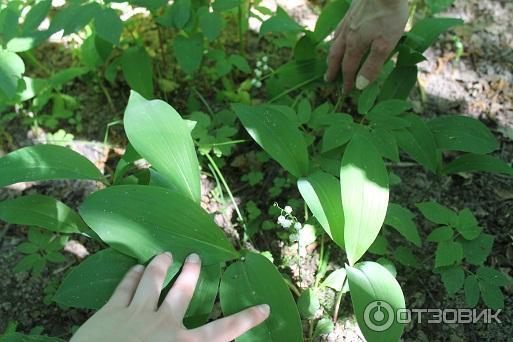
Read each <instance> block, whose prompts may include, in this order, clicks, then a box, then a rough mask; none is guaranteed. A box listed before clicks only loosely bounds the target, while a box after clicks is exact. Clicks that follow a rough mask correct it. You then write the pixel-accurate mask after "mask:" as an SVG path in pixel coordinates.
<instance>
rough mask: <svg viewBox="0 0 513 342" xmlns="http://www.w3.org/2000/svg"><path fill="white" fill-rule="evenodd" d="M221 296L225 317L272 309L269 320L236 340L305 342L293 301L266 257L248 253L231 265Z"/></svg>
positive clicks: (223, 279)
mask: <svg viewBox="0 0 513 342" xmlns="http://www.w3.org/2000/svg"><path fill="white" fill-rule="evenodd" d="M219 296H220V300H221V308H222V310H223V314H224V315H225V316H228V315H231V314H234V313H237V312H239V311H241V310H243V309H246V308H249V307H251V306H254V305H260V304H268V305H269V306H270V307H271V314H270V316H269V318H268V319H266V320H265V321H264V322H262V324H260V325H258V326H257V327H255V328H253V329H251V330H250V331H248V332H246V333H245V334H244V335H242V336H240V337H238V338H237V339H235V341H237V342H246V341H248V342H253V341H266V342H267V341H268V342H283V341H290V342H296V341H303V329H302V327H301V320H300V317H299V313H298V310H297V307H296V303H295V302H294V298H293V297H292V294H291V293H290V290H289V288H288V286H287V284H286V283H285V280H284V279H283V278H282V276H281V274H280V272H278V270H277V269H276V267H275V266H274V265H273V264H272V263H271V262H270V261H269V260H268V259H267V258H266V257H265V256H262V255H259V254H255V253H248V254H247V255H246V257H245V258H244V260H243V261H238V262H235V263H233V264H231V265H230V266H229V267H228V268H227V269H226V270H225V272H224V274H223V278H222V280H221V287H220V292H219Z"/></svg>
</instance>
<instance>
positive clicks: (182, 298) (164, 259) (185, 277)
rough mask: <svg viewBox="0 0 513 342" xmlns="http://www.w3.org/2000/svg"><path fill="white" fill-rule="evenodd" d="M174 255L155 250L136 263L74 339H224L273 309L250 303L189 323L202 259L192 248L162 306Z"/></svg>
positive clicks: (184, 341) (190, 341)
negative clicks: (146, 261)
mask: <svg viewBox="0 0 513 342" xmlns="http://www.w3.org/2000/svg"><path fill="white" fill-rule="evenodd" d="M171 263H172V256H171V254H170V253H163V254H160V255H158V256H156V257H155V258H154V259H153V260H152V261H151V262H150V263H149V264H148V266H147V267H146V268H145V267H143V266H142V265H137V266H135V267H133V268H132V269H131V270H130V271H128V273H127V274H126V275H125V277H124V278H123V280H122V281H121V282H120V283H119V285H118V287H117V288H116V290H115V291H114V293H113V294H112V297H111V298H110V299H109V301H108V302H107V304H105V306H104V307H103V308H101V309H100V310H99V311H97V312H96V313H95V314H94V315H93V316H92V317H91V318H89V320H88V321H87V322H85V323H84V325H82V327H80V329H78V331H77V332H76V333H75V335H74V336H73V337H72V339H71V341H72V342H81V341H84V342H85V341H87V342H89V341H109V342H118V341H119V342H132V341H133V342H142V341H144V342H159V341H166V342H174V341H177V342H178V341H179V342H196V341H198V342H200V341H208V342H226V341H232V340H233V339H235V338H236V337H238V336H240V335H242V334H243V333H244V332H246V331H248V330H249V329H251V328H253V327H255V326H257V325H259V324H260V323H262V322H263V321H264V320H265V319H267V317H268V316H269V313H270V308H269V306H268V305H265V304H262V305H258V306H254V307H251V308H248V309H246V310H244V311H241V312H239V313H236V314H234V315H231V316H228V317H225V318H221V319H218V320H216V321H213V322H210V323H207V324H205V325H203V326H202V327H199V328H196V329H187V328H185V326H184V325H183V323H182V321H183V318H184V316H185V313H186V311H187V308H188V306H189V303H190V301H191V299H192V296H193V294H194V289H195V287H196V283H197V281H198V277H199V275H200V269H201V261H200V259H199V257H198V256H197V255H196V254H191V255H190V256H189V257H188V258H187V259H186V261H185V263H184V266H183V268H182V271H181V273H180V275H179V276H178V278H177V280H176V281H175V283H174V284H173V286H172V287H171V290H170V291H169V292H168V294H167V295H166V297H165V299H164V301H163V302H162V304H161V305H160V306H158V301H159V297H160V293H161V291H162V286H163V283H164V278H165V276H166V272H167V270H168V268H169V267H170V266H171Z"/></svg>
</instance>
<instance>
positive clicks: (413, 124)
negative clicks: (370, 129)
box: [394, 114, 442, 172]
mask: <svg viewBox="0 0 513 342" xmlns="http://www.w3.org/2000/svg"><path fill="white" fill-rule="evenodd" d="M403 119H405V120H407V121H408V122H409V124H410V127H408V128H405V129H402V130H397V131H394V136H395V138H396V139H397V143H398V144H399V147H400V148H401V149H402V150H404V151H405V152H406V153H407V154H408V155H409V156H410V157H411V158H412V159H413V160H415V161H416V162H417V163H419V164H421V165H422V166H424V167H425V168H426V169H427V170H429V171H431V172H436V170H437V169H438V165H439V163H440V160H441V158H442V156H441V153H440V151H439V150H438V149H437V145H436V140H435V137H434V135H433V132H431V130H430V129H429V127H428V126H427V125H426V123H425V122H424V121H423V120H422V119H421V118H420V117H419V116H417V115H413V114H409V115H406V116H404V117H403Z"/></svg>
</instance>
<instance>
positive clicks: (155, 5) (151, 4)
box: [120, 0, 168, 12]
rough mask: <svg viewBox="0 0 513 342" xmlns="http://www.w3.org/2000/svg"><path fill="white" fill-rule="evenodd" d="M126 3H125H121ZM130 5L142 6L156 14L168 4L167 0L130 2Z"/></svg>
mask: <svg viewBox="0 0 513 342" xmlns="http://www.w3.org/2000/svg"><path fill="white" fill-rule="evenodd" d="M120 2H124V1H120ZM129 2H130V4H132V5H135V6H140V7H144V8H146V9H148V10H149V11H150V12H155V11H156V10H158V9H159V8H160V7H162V6H164V5H165V4H167V3H168V1H167V0H129Z"/></svg>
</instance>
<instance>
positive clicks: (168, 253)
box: [162, 252, 173, 259]
mask: <svg viewBox="0 0 513 342" xmlns="http://www.w3.org/2000/svg"><path fill="white" fill-rule="evenodd" d="M162 254H165V255H167V256H168V257H169V258H170V259H173V256H172V255H171V252H164V253H162Z"/></svg>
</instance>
